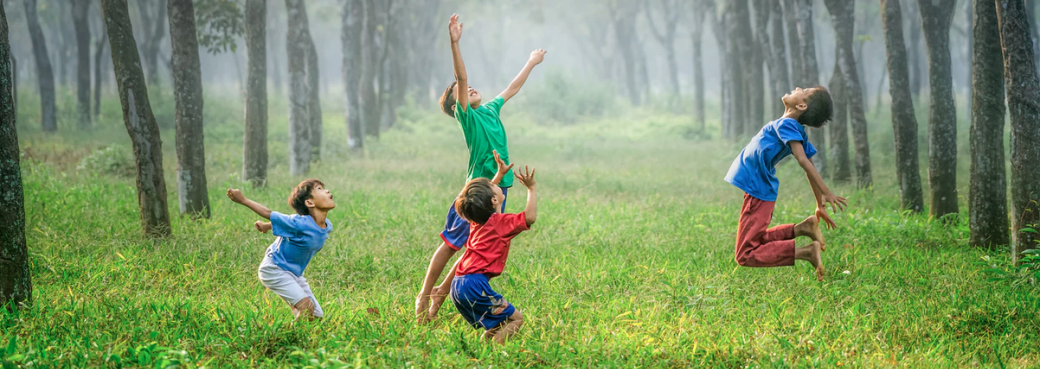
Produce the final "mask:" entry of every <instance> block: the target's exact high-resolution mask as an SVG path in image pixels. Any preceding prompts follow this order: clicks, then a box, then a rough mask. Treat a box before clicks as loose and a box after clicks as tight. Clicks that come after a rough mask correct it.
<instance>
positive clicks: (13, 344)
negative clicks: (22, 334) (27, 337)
mask: <svg viewBox="0 0 1040 369" xmlns="http://www.w3.org/2000/svg"><path fill="white" fill-rule="evenodd" d="M17 348H18V336H14V335H12V336H11V340H10V341H7V355H4V356H11V355H14V350H15V349H17Z"/></svg>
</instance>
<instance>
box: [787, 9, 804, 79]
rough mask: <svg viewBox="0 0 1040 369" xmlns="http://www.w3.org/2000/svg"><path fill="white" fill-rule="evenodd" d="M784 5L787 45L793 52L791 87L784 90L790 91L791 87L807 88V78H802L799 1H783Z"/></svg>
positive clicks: (791, 56) (791, 57) (791, 55)
mask: <svg viewBox="0 0 1040 369" xmlns="http://www.w3.org/2000/svg"><path fill="white" fill-rule="evenodd" d="M782 1H783V5H784V9H783V12H784V20H785V21H786V22H787V43H788V48H789V50H791V54H790V62H791V85H790V86H787V88H784V90H790V89H791V87H795V86H805V77H803V76H802V69H804V68H803V67H802V58H801V52H802V43H801V37H800V36H798V5H797V4H796V2H797V1H798V0H782Z"/></svg>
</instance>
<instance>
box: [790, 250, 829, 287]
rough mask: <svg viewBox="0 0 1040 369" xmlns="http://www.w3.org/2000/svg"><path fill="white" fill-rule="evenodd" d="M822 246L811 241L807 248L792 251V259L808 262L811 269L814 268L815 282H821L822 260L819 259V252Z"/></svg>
mask: <svg viewBox="0 0 1040 369" xmlns="http://www.w3.org/2000/svg"><path fill="white" fill-rule="evenodd" d="M821 251H823V250H822V246H821V245H820V242H819V241H813V242H812V243H811V244H809V245H808V246H803V247H799V248H796V249H795V250H794V258H795V259H797V260H805V261H808V262H809V264H812V266H813V268H816V280H817V281H820V282H823V273H824V269H823V260H822V259H821V258H820V252H821Z"/></svg>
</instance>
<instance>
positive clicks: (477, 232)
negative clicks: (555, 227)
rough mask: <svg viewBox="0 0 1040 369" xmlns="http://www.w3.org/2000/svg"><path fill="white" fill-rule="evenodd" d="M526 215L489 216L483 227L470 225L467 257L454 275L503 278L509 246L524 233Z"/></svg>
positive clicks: (474, 224)
mask: <svg viewBox="0 0 1040 369" xmlns="http://www.w3.org/2000/svg"><path fill="white" fill-rule="evenodd" d="M528 229H529V228H528V227H527V215H525V214H524V213H523V212H521V213H518V214H492V215H491V218H488V221H487V222H486V223H484V224H477V223H470V228H469V241H466V253H465V254H464V255H462V262H461V263H459V269H458V270H456V271H455V275H457V276H458V275H467V274H484V275H486V276H487V277H488V278H492V277H497V276H498V275H499V274H502V269H505V267H506V258H507V257H508V256H509V242H510V241H512V240H513V237H516V235H518V234H520V232H523V231H526V230H528Z"/></svg>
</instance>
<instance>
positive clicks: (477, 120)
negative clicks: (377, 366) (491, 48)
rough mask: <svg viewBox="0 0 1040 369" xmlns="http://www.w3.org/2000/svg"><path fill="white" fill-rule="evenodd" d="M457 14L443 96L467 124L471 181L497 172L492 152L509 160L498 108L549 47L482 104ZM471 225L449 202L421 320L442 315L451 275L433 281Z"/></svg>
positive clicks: (420, 305) (444, 106)
mask: <svg viewBox="0 0 1040 369" xmlns="http://www.w3.org/2000/svg"><path fill="white" fill-rule="evenodd" d="M458 20H459V16H458V15H457V14H453V15H452V16H451V20H450V21H449V23H448V34H449V36H450V39H451V56H452V62H453V66H454V69H455V82H452V83H451V84H450V85H449V86H448V87H447V88H446V89H444V94H443V95H441V98H440V104H441V110H443V111H444V113H445V114H447V115H448V116H450V117H452V118H455V120H456V121H458V123H459V127H460V128H462V133H463V135H464V136H465V137H466V146H467V147H468V148H469V169H468V171H467V172H468V173H467V178H466V180H467V181H470V180H473V179H476V178H485V179H490V178H492V177H494V175H495V170H496V164H495V161H494V158H493V154H492V153H493V152H496V151H497V152H498V153H499V154H500V155H501V158H502V159H503V160H504V161H505V162H509V149H508V145H507V144H506V131H505V127H504V126H503V125H502V120H501V119H500V118H499V111H500V110H501V109H502V105H503V104H505V103H506V101H509V99H510V98H512V97H513V96H514V95H516V93H517V92H520V88H521V87H523V85H524V82H526V81H527V77H528V75H530V74H531V70H532V69H534V66H535V65H538V64H539V63H541V62H542V59H543V58H544V56H545V50H541V49H538V50H535V51H532V52H531V57H530V58H529V59H528V60H527V64H525V65H524V68H523V69H521V70H520V74H518V75H517V76H516V78H514V79H513V82H511V83H510V84H509V87H507V88H506V89H505V91H502V93H501V94H499V95H498V97H496V98H494V99H493V100H491V101H490V102H488V103H487V104H484V105H481V104H480V102H481V96H480V93H479V92H477V90H475V89H473V88H472V87H470V85H469V80H468V77H467V75H466V66H465V64H463V62H462V52H461V51H460V49H459V38H460V37H462V23H460V22H459V21H458ZM460 92H461V93H460ZM512 185H513V178H512V176H511V175H509V174H508V173H507V174H506V175H505V177H504V178H503V180H502V183H500V184H498V186H500V189H501V191H502V194H503V196H505V195H507V194H508V191H509V187H511V186H512ZM505 202H506V200H505V198H504V197H503V199H502V203H501V206H502V207H503V208H504V207H505ZM469 231H470V226H469V223H468V222H466V220H465V219H462V218H461V217H459V215H458V212H457V211H456V210H455V206H454V204H453V205H452V206H450V207H449V208H448V216H447V219H446V221H445V224H444V231H442V232H441V239H442V241H443V242H442V243H441V245H440V246H439V247H438V248H437V251H436V252H434V254H433V257H432V258H431V259H430V266H429V268H428V269H427V270H426V277H425V278H424V279H423V285H422V289H421V290H420V291H419V296H418V297H416V299H415V314H416V316H417V318H418V320H419V321H420V322H425V321H428V320H430V319H433V318H434V317H436V316H437V311H438V310H439V309H440V307H441V304H443V303H444V300H445V298H446V297H447V295H448V291H449V290H450V288H451V285H450V283H451V279H450V278H447V279H445V280H444V283H442V284H441V285H440V286H438V287H437V288H434V284H435V283H436V282H437V278H439V277H440V275H441V272H443V271H444V267H445V266H446V265H447V264H448V261H449V260H450V259H451V257H452V256H454V255H455V253H456V252H457V251H458V250H460V249H461V248H462V247H463V246H465V245H466V241H467V240H468V239H469ZM431 297H432V303H431Z"/></svg>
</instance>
